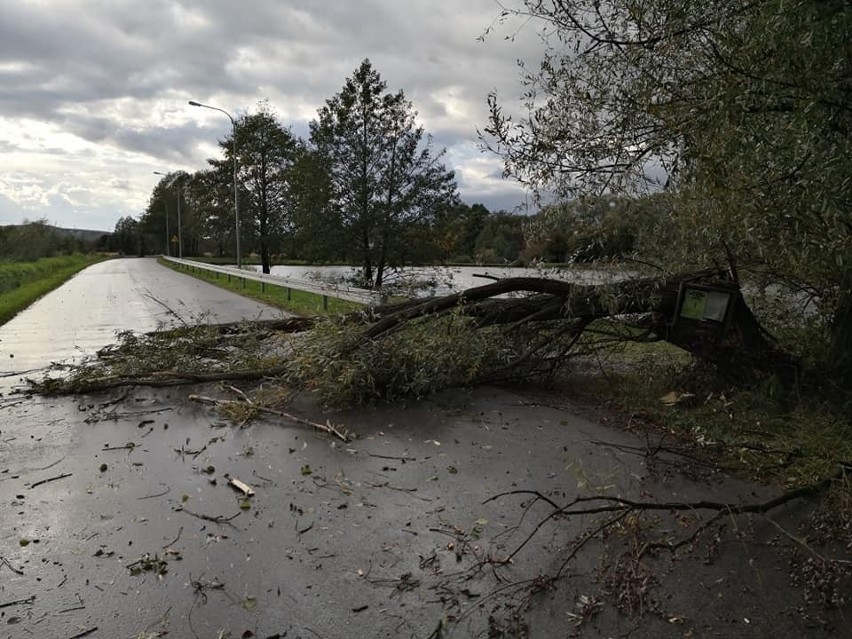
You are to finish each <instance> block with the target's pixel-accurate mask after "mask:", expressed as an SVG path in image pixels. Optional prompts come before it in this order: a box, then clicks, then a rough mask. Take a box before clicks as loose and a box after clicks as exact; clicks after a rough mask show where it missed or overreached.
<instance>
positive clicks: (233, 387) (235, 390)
mask: <svg viewBox="0 0 852 639" xmlns="http://www.w3.org/2000/svg"><path fill="white" fill-rule="evenodd" d="M225 388H227V389H228V390H231V391H233V392H235V393H236V394H237V395H239V396H240V397H242V398H243V399H244V400H245V402H246V404H251V405H252V406H254V402H253V401H251V399H249V396H248V395H246V394H245V393H244V392H243V391H241V390H240V389H239V388H237V387H236V386H232V385H231V384H225Z"/></svg>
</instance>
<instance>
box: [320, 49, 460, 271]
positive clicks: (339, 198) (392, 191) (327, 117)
mask: <svg viewBox="0 0 852 639" xmlns="http://www.w3.org/2000/svg"><path fill="white" fill-rule="evenodd" d="M386 89H387V83H385V82H384V81H383V80H382V78H381V76H380V75H379V73H378V72H377V71H375V70H374V69H373V67H372V65H371V63H370V61H369V60H364V61H363V62H362V63H361V65H360V66H359V67H358V69H356V71H355V73H354V74H353V75H352V77H350V78H347V80H346V81H345V83H344V86H343V88H342V90H341V91H340V93H338V94H336V95H335V96H333V97H332V98H330V99H329V100H327V101H326V104H325V106H323V107H322V108H321V109H320V110H319V117H318V119H317V120H316V121H314V122H312V123H311V142H312V143H313V145H314V146H315V148H316V151H317V153H318V154H319V156H320V158H321V160H320V162H321V165H322V166H324V167H325V168H326V170H327V171H328V176H329V179H330V188H331V194H330V195H331V207H332V209H333V210H334V211H335V213H336V214H337V215H338V216H339V219H340V221H341V224H342V225H343V227H344V229H345V231H346V234H347V235H348V236H349V237H350V243H349V244H350V246H351V247H352V250H353V253H352V255H351V258H352V259H353V260H357V261H358V262H359V263H360V264H361V267H362V271H363V279H364V281H365V284H367V285H369V286H371V287H375V288H378V287H380V286H381V285H382V282H383V278H384V276H385V272H386V269H387V268H388V267H391V266H394V265H397V264H401V263H403V262H404V261H405V259H406V255H407V254H408V253H409V251H410V250H411V247H412V244H413V242H412V240H413V238H416V237H418V235H419V233H420V231H422V229H423V228H424V227H425V226H428V225H429V224H431V222H432V221H433V220H434V219H435V216H436V215H437V214H438V212H440V211H442V210H443V209H446V208H448V207H450V206H451V205H453V204H454V203H455V202H456V201H457V199H458V197H457V195H456V184H455V179H454V176H453V172H452V171H448V170H446V168H445V167H444V165H443V164H442V162H441V157H442V155H443V151H441V152H438V153H435V152H434V151H433V149H432V143H431V139H430V138H429V137H428V136H426V135H425V132H424V130H423V127H421V126H419V125H418V124H417V122H416V115H417V114H416V112H415V111H414V109H413V106H412V104H411V102H409V101H408V100H406V99H405V94H404V93H403V92H402V91H398V92H397V93H388V92H387V91H386Z"/></svg>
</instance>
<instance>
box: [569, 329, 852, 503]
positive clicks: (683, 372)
mask: <svg viewBox="0 0 852 639" xmlns="http://www.w3.org/2000/svg"><path fill="white" fill-rule="evenodd" d="M602 370H603V371H604V372H603V374H601V375H596V376H594V378H593V381H591V382H587V383H588V384H589V385H588V387H587V388H586V389H585V391H586V394H587V395H591V396H595V397H598V398H600V397H603V398H605V399H606V400H608V401H609V402H610V403H611V404H612V405H613V406H614V407H616V408H617V409H618V410H619V411H620V412H622V413H624V414H626V415H627V416H628V423H629V424H631V425H632V426H633V427H635V428H638V429H641V430H645V431H646V432H648V433H649V435H648V436H649V438H650V439H649V441H650V442H651V443H650V446H651V448H653V447H654V444H655V443H656V442H657V441H662V442H663V445H667V446H673V445H676V444H681V445H685V446H687V447H688V448H690V449H692V450H693V452H695V453H697V454H699V455H701V456H706V457H708V458H712V459H714V460H715V461H718V462H720V463H722V464H723V465H726V466H729V467H733V468H736V469H737V470H738V472H740V473H742V474H744V475H746V476H750V477H752V478H754V479H758V480H762V481H770V482H778V483H781V484H783V485H786V486H800V485H804V484H808V483H812V482H815V481H817V480H819V479H821V478H822V477H825V476H827V475H830V474H832V473H833V472H834V471H836V469H837V465H838V463H839V462H848V461H849V460H850V459H852V423H850V420H849V416H848V414H844V412H843V411H842V410H838V408H837V407H836V406H832V404H831V403H830V402H829V401H828V398H824V397H820V396H819V394H818V393H816V392H815V391H810V392H807V391H806V390H804V389H798V390H797V389H783V388H781V387H780V385H779V384H778V383H777V381H775V380H773V379H768V380H766V381H764V382H762V383H759V384H756V385H754V386H752V387H751V388H747V389H743V388H740V389H734V388H730V387H726V386H725V385H724V384H722V383H721V382H720V381H719V379H718V378H717V377H716V376H715V375H714V374H713V373H712V372H711V371H708V370H706V369H704V368H702V367H701V366H699V365H696V364H695V363H693V362H692V359H691V357H690V356H689V355H687V354H685V353H684V352H683V351H681V350H679V349H677V348H676V347H674V346H671V345H669V344H665V343H657V344H649V345H639V344H631V345H630V346H629V347H627V348H622V349H619V350H617V351H615V352H612V353H609V354H608V355H607V356H606V358H605V361H604V364H603V366H602ZM672 393H674V394H673V395H672ZM672 400H676V401H674V402H672Z"/></svg>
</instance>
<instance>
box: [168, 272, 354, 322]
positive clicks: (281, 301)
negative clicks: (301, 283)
mask: <svg viewBox="0 0 852 639" xmlns="http://www.w3.org/2000/svg"><path fill="white" fill-rule="evenodd" d="M158 261H159V262H160V264H162V265H163V266H167V267H169V268H171V269H174V270H176V271H180V272H181V273H185V274H187V275H191V276H192V277H195V278H198V279H200V280H204V281H205V282H210V283H211V284H215V285H216V286H219V287H220V288H224V289H227V290H229V291H233V292H234V293H238V294H239V295H244V296H245V297H250V298H252V299H255V300H257V301H259V302H263V303H265V304H269V305H270V306H274V307H276V308H280V309H282V310H285V311H287V312H289V313H293V314H295V315H339V314H341V313H348V312H350V311H355V310H358V309H359V308H363V305H361V304H357V303H355V302H348V301H346V300H340V299H337V298H335V297H329V298H328V303H327V307H326V308H323V300H322V296H321V295H316V294H314V293H308V292H306V291H298V290H296V289H290V294H289V299H288V293H287V289H286V288H282V287H280V286H275V285H273V284H263V283H261V282H255V281H252V280H242V279H240V278H237V277H233V276H231V277H230V278H229V277H228V276H227V275H223V274H216V273H209V272H205V271H202V270H197V271H196V270H189V269H187V268H186V267H182V266H179V265H177V264H173V263H171V262H166V261H165V260H163V259H160V260H158Z"/></svg>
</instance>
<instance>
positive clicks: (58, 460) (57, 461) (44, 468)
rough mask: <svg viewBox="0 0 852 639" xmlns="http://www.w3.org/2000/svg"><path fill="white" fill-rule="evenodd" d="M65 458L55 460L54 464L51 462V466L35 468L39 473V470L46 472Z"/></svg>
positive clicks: (64, 456)
mask: <svg viewBox="0 0 852 639" xmlns="http://www.w3.org/2000/svg"><path fill="white" fill-rule="evenodd" d="M66 457H67V455H63V456H62V457H60V458H59V459H57V460H56V461H55V462H53V463H52V464H48V465H47V466H44V467H42V468H36V470H39V471H41V470H47V469H48V468H53V467H54V466H56V465H57V464H58V463H59V462H61V461H62V460H63V459H65V458H66Z"/></svg>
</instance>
